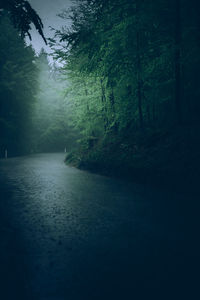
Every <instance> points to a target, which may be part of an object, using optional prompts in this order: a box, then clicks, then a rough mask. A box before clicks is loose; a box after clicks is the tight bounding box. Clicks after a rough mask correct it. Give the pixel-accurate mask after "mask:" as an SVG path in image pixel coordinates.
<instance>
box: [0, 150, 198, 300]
mask: <svg viewBox="0 0 200 300" xmlns="http://www.w3.org/2000/svg"><path fill="white" fill-rule="evenodd" d="M63 160H64V155H63V154H38V155H32V156H27V157H21V158H11V159H8V160H1V161H0V187H1V203H0V208H1V212H0V217H1V236H2V238H1V266H2V268H1V286H2V288H1V291H2V295H3V297H0V299H3V300H4V299H27V300H28V299H34V300H45V299H49V300H53V299H54V300H65V299H67V300H76V299H77V300H84V299H87V300H90V299H91V300H96V299H109V300H112V299H147V297H148V299H181V298H180V296H181V297H183V296H186V295H187V293H189V294H188V296H189V295H190V297H189V298H191V295H192V293H196V286H197V282H198V280H197V276H196V275H194V274H195V272H196V271H197V270H196V268H197V266H196V267H195V266H194V262H197V257H198V251H197V249H198V247H197V245H196V244H195V241H196V239H195V238H194V236H195V234H196V230H197V228H198V227H197V226H198V221H197V219H198V218H197V216H195V214H193V210H191V209H188V206H187V201H186V198H187V197H186V196H185V197H184V196H183V195H175V194H174V195H172V194H171V193H167V192H165V193H163V192H162V191H157V190H156V189H155V188H154V189H153V188H149V187H145V186H142V185H136V184H134V185H133V184H130V183H125V182H124V181H121V180H116V179H111V178H108V177H104V176H100V175H95V174H90V173H88V172H84V171H80V170H77V169H75V168H72V167H67V166H65V164H64V163H63ZM190 201H192V199H190ZM180 203H181V206H180ZM186 212H187V213H186ZM186 216H187V219H186ZM195 228H196V229H195ZM188 274H190V276H188ZM191 274H193V275H194V276H193V277H191ZM191 278H192V279H191ZM195 295H196V294H195ZM151 297H152V298H151ZM177 297H178V298H177ZM189 298H188V299H189ZM182 299H184V298H182Z"/></svg>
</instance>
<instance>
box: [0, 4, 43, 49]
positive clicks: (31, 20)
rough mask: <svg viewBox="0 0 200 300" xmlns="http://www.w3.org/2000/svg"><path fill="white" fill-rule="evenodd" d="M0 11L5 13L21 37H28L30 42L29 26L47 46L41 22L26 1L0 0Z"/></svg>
mask: <svg viewBox="0 0 200 300" xmlns="http://www.w3.org/2000/svg"><path fill="white" fill-rule="evenodd" d="M0 10H1V11H4V10H5V11H7V12H8V13H9V15H10V18H11V20H12V22H13V24H14V26H15V27H16V28H17V29H18V30H19V31H20V32H21V35H22V37H24V36H25V35H28V36H29V38H30V40H31V34H30V32H29V31H30V30H31V24H34V26H35V28H36V29H37V31H38V32H39V34H40V35H41V36H42V38H43V40H44V42H45V43H46V44H47V42H46V39H45V37H44V34H43V24H42V20H41V19H40V17H39V16H38V14H37V13H36V11H35V10H34V9H33V8H32V7H31V5H30V3H29V2H28V1H26V0H0Z"/></svg>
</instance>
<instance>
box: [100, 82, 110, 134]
mask: <svg viewBox="0 0 200 300" xmlns="http://www.w3.org/2000/svg"><path fill="white" fill-rule="evenodd" d="M100 83H101V102H102V111H103V121H104V130H105V131H106V129H107V127H108V119H107V109H106V95H105V89H104V86H103V80H102V79H100Z"/></svg>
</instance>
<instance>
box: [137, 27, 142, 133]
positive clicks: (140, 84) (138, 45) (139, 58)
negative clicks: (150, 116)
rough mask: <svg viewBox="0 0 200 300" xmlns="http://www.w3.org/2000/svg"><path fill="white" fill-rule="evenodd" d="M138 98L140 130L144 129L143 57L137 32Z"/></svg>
mask: <svg viewBox="0 0 200 300" xmlns="http://www.w3.org/2000/svg"><path fill="white" fill-rule="evenodd" d="M137 97H138V112H139V122H140V128H141V129H143V127H144V121H143V111H142V80H141V57H140V41H139V32H137Z"/></svg>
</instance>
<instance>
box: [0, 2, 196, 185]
mask: <svg viewBox="0 0 200 300" xmlns="http://www.w3.org/2000/svg"><path fill="white" fill-rule="evenodd" d="M199 12H200V5H199V3H198V1H196V0H192V1H190V2H188V1H186V0H175V1H174V0H170V1H169V0H156V1H147V0H143V1H139V0H135V1H128V0H116V1H104V0H96V1H91V0H86V1H75V4H74V6H73V7H72V8H71V9H70V11H69V12H63V13H62V14H61V17H62V18H64V19H65V18H69V17H70V19H71V22H72V26H71V28H68V29H67V28H62V29H60V30H57V31H56V32H55V39H49V44H50V45H51V47H52V49H54V58H55V60H60V61H61V62H62V67H60V68H58V67H57V68H55V66H54V67H50V66H49V65H48V61H47V55H46V54H45V52H44V51H41V53H40V55H39V56H38V57H36V56H35V54H34V52H33V50H32V49H31V48H30V47H27V46H26V45H25V44H24V42H23V41H22V40H21V39H20V38H19V36H18V34H17V31H16V30H15V29H14V28H13V27H12V25H11V24H10V23H9V21H8V19H7V18H6V17H5V18H4V19H2V20H1V36H0V39H1V45H2V46H1V49H0V51H1V71H0V72H1V74H0V76H1V86H0V93H1V116H0V118H1V119H0V122H1V131H2V132H3V133H2V134H1V152H2V155H3V152H4V150H5V148H7V149H8V151H9V152H10V153H11V154H12V155H14V154H21V153H23V152H31V151H33V152H35V151H58V150H63V149H64V148H65V147H66V148H67V151H68V152H70V151H71V149H73V151H72V152H71V153H70V154H68V158H67V161H68V162H71V163H73V164H75V165H77V166H79V167H83V168H89V169H92V170H95V171H103V172H110V171H111V170H112V172H113V171H114V172H115V173H116V172H117V173H120V174H122V173H123V174H131V175H133V176H134V177H137V178H142V179H143V180H146V179H149V178H151V177H152V174H154V176H155V174H156V176H157V177H159V178H165V177H166V174H167V177H168V178H169V177H171V178H172V177H174V178H176V177H177V176H180V177H181V178H183V177H185V178H188V179H190V180H191V181H192V180H193V178H194V176H195V178H196V177H197V176H199V169H200V168H199V164H200V159H199V154H198V153H199V148H200V147H199V144H200V141H199V139H200V135H199V129H200V122H199V112H200V101H199V97H200V85H199V62H200V51H199V50H200V49H199V48H200V42H199V41H200V23H199ZM5 33H6V34H5ZM59 41H60V42H59Z"/></svg>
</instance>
